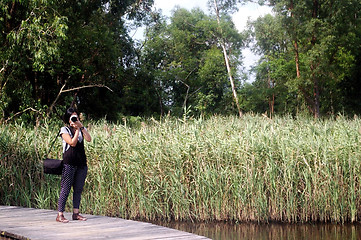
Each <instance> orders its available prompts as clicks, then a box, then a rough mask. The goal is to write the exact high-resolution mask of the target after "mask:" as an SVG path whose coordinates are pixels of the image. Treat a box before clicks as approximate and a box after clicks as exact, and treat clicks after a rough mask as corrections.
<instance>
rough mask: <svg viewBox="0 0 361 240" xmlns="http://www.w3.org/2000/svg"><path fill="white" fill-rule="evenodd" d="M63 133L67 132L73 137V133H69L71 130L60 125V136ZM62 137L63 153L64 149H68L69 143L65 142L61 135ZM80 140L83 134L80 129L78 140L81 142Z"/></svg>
mask: <svg viewBox="0 0 361 240" xmlns="http://www.w3.org/2000/svg"><path fill="white" fill-rule="evenodd" d="M63 133H67V134H69V135H70V137H71V138H73V134H72V133H71V131H70V129H69V128H68V127H62V128H61V129H60V136H61V135H63ZM62 139H63V153H65V152H66V151H68V150H69V148H70V145H69V144H67V143H66V142H65V140H64V138H63V137H62ZM82 141H83V134H82V132H81V131H79V137H78V142H82Z"/></svg>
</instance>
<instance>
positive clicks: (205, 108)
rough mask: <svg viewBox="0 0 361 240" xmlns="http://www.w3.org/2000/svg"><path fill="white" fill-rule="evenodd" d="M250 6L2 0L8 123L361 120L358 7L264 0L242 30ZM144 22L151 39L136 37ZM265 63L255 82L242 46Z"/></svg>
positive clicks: (355, 1) (0, 85)
mask: <svg viewBox="0 0 361 240" xmlns="http://www.w3.org/2000/svg"><path fill="white" fill-rule="evenodd" d="M246 2H247V1H246V0H209V9H210V11H209V13H205V12H204V11H202V10H200V9H193V10H191V11H189V10H186V9H182V8H175V9H174V11H173V13H172V16H171V17H169V18H168V17H166V16H164V15H163V14H162V12H161V11H160V10H156V9H154V8H153V7H152V6H153V0H126V1H120V0H116V1H107V0H81V1H65V0H0V30H1V33H0V41H1V44H0V48H1V50H0V122H8V121H10V120H14V119H20V120H21V121H27V122H32V121H35V120H37V119H40V118H43V117H58V116H60V115H61V113H62V112H63V110H64V108H66V107H67V106H70V105H76V106H77V107H78V108H79V110H80V111H81V112H84V113H85V114H86V115H87V117H89V118H91V119H98V118H104V117H106V118H107V119H109V120H118V119H120V118H121V117H122V116H129V115H132V116H161V115H167V114H170V115H173V116H182V115H185V114H187V115H188V114H192V115H195V116H197V115H213V114H226V115H229V114H231V115H236V114H237V112H238V113H240V115H242V113H243V112H255V113H265V114H267V115H268V116H270V117H271V116H272V115H274V114H291V115H297V114H299V113H309V114H311V115H312V116H314V117H316V118H318V117H320V116H329V115H334V114H337V113H340V112H341V113H343V114H346V115H350V116H353V115H354V114H360V113H361V94H360V89H361V68H360V65H361V38H360V36H361V3H360V2H359V0H337V1H330V0H306V1H304V0H302V1H299V0H268V1H265V0H263V1H257V2H258V3H259V4H266V5H268V6H271V7H272V9H273V14H272V15H266V16H263V17H260V18H258V19H257V20H255V21H253V22H249V23H248V29H247V30H246V31H244V32H239V31H238V30H237V29H236V27H235V25H234V23H233V22H232V17H231V15H232V13H234V12H235V11H237V10H238V9H239V8H242V4H244V3H246ZM141 26H145V33H144V39H143V40H142V41H141V42H139V41H136V40H134V39H132V37H131V35H130V32H131V31H132V30H134V29H135V28H138V27H141ZM248 46H252V48H253V51H254V52H255V53H258V54H260V55H261V59H260V60H259V62H258V63H257V65H256V66H254V67H253V70H252V71H254V74H255V76H256V77H255V80H254V81H252V82H250V81H247V80H248V79H247V76H248V73H247V72H244V70H243V69H244V68H243V65H244V63H243V62H242V60H243V57H242V50H243V49H244V48H246V47H248Z"/></svg>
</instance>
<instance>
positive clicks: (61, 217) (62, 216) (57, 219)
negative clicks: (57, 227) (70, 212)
mask: <svg viewBox="0 0 361 240" xmlns="http://www.w3.org/2000/svg"><path fill="white" fill-rule="evenodd" d="M56 221H57V222H61V223H68V222H69V220H68V219H66V218H65V217H64V215H62V214H61V215H59V214H58V216H57V217H56Z"/></svg>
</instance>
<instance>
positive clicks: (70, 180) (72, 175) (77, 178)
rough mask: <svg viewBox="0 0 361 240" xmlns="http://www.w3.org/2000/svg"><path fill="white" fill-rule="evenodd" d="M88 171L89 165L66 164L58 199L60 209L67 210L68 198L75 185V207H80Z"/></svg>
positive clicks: (60, 210) (61, 210)
mask: <svg viewBox="0 0 361 240" xmlns="http://www.w3.org/2000/svg"><path fill="white" fill-rule="evenodd" d="M87 173H88V167H87V166H82V167H79V166H72V165H69V164H64V168H63V173H62V175H61V190H60V196H59V201H58V211H59V212H64V211H65V204H66V200H67V199H68V196H69V193H70V189H71V187H72V186H73V208H77V209H79V205H80V198H81V193H82V191H83V187H84V183H85V178H86V175H87Z"/></svg>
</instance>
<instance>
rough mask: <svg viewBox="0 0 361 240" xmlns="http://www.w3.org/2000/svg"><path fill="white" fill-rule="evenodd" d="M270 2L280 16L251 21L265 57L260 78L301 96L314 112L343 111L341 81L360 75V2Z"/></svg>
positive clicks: (254, 34)
mask: <svg viewBox="0 0 361 240" xmlns="http://www.w3.org/2000/svg"><path fill="white" fill-rule="evenodd" d="M268 2H269V4H270V5H271V6H273V9H274V11H275V16H273V17H272V16H265V17H262V18H259V19H258V20H257V21H255V22H254V23H253V24H252V27H253V28H254V32H253V36H254V38H255V39H256V41H257V45H256V46H257V51H258V53H261V54H263V56H264V57H263V58H262V59H261V61H260V64H259V66H258V67H257V81H271V82H272V83H273V87H275V88H277V86H279V87H280V86H281V88H280V89H282V91H283V93H288V95H289V94H292V95H293V100H292V101H295V100H297V101H298V100H302V102H303V103H305V104H306V105H307V107H308V108H309V110H310V112H312V113H313V114H314V115H315V116H319V114H335V113H337V112H342V111H344V110H345V108H344V106H345V103H346V102H347V101H348V100H347V99H348V96H346V95H345V92H343V91H342V90H341V89H340V85H342V86H345V85H347V86H350V85H349V84H348V83H347V82H352V83H353V84H356V81H357V80H356V79H357V78H359V76H358V75H355V74H354V73H355V72H354V69H355V68H354V64H355V63H356V62H357V59H358V56H359V54H358V52H359V50H358V49H359V46H360V39H356V38H354V36H355V34H357V33H358V32H359V29H360V22H359V20H358V17H357V16H359V14H360V10H361V6H360V3H359V2H358V1H338V2H333V3H329V1H314V2H307V1H303V2H302V1H299V2H294V1H288V0H284V1H268ZM355 48H356V49H355ZM296 60H297V62H296ZM264 62H267V64H266V65H267V68H264V67H263V64H264ZM292 65H293V69H292V68H290V66H292ZM296 66H297V67H298V69H299V75H298V76H297V75H296V70H297V69H296ZM262 69H267V70H266V71H263V70H262ZM259 70H261V71H259ZM353 74H354V75H353ZM354 78H356V79H354ZM356 85H357V84H356ZM356 85H354V86H355V87H356ZM268 87H269V86H268ZM280 95H284V94H282V93H279V92H278V93H277V94H276V97H277V96H280ZM336 99H337V100H336ZM284 101H285V98H284V97H281V98H280V97H278V98H276V102H278V103H282V102H284ZM356 109H357V110H356ZM294 110H297V109H294ZM355 110H356V111H357V112H358V111H359V108H357V104H356V105H354V111H352V113H355ZM278 112H279V113H280V111H278ZM281 112H282V111H281Z"/></svg>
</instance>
